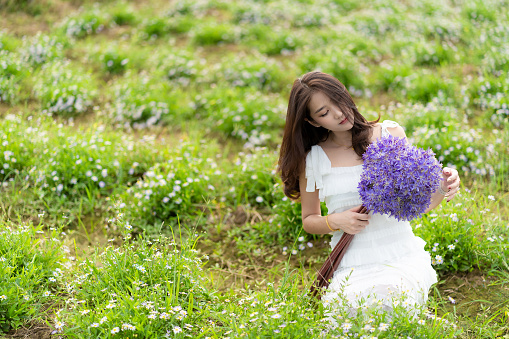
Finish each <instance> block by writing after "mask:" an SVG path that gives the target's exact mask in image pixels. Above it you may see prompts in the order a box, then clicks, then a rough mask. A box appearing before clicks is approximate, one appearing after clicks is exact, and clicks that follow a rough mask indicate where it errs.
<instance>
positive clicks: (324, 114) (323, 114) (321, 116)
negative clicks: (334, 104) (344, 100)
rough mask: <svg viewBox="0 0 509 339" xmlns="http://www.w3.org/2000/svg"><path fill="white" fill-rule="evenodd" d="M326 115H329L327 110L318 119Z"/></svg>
mask: <svg viewBox="0 0 509 339" xmlns="http://www.w3.org/2000/svg"><path fill="white" fill-rule="evenodd" d="M327 113H329V110H327V112H325V113H323V114H322V115H320V118H323V117H324V116H326V115H327Z"/></svg>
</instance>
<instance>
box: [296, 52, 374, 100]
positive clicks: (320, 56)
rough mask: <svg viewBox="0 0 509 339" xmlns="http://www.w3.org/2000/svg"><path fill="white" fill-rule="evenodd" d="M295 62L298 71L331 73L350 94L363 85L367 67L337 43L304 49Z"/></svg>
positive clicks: (362, 87)
mask: <svg viewBox="0 0 509 339" xmlns="http://www.w3.org/2000/svg"><path fill="white" fill-rule="evenodd" d="M297 64H298V66H299V68H300V73H306V72H310V71H314V70H319V71H321V72H324V73H328V74H331V75H332V76H334V77H336V78H337V79H338V80H339V81H341V82H342V83H343V84H344V85H345V86H346V88H347V89H348V90H349V91H350V93H351V94H352V95H355V94H356V92H357V90H361V91H362V89H364V87H365V74H366V73H367V68H366V67H365V66H364V65H362V64H361V63H360V62H359V61H358V58H357V57H356V56H355V55H353V54H352V53H350V52H349V51H347V50H346V49H343V48H340V47H339V46H337V45H334V44H329V45H327V46H324V47H322V48H320V49H318V50H316V49H306V50H304V51H303V52H302V55H301V56H300V57H299V59H298V61H297Z"/></svg>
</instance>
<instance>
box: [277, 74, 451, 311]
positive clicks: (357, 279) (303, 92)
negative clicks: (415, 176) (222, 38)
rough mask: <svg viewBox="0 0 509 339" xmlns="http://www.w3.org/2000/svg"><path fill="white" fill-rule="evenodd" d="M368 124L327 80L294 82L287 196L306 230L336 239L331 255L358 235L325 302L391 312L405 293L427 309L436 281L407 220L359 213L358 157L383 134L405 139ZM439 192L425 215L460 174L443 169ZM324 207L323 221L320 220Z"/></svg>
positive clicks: (286, 147) (392, 125) (283, 160)
mask: <svg viewBox="0 0 509 339" xmlns="http://www.w3.org/2000/svg"><path fill="white" fill-rule="evenodd" d="M379 120H380V118H378V119H377V120H375V121H367V120H366V119H365V118H364V117H363V116H362V115H361V114H360V113H359V111H358V110H357V107H356V106H355V104H354V102H353V100H352V98H351V96H350V94H349V93H348V91H347V90H346V88H345V86H344V85H343V84H342V83H341V82H340V81H338V80H337V79H336V78H334V77H333V76H331V75H328V74H325V73H321V72H310V73H307V74H305V75H304V76H302V77H301V78H299V79H297V80H296V81H295V82H294V84H293V87H292V90H291V93H290V100H289V103H288V111H287V116H286V125H285V130H284V135H283V141H282V145H281V150H280V157H279V172H280V175H281V178H282V181H283V183H284V192H285V194H286V195H287V196H288V197H290V198H292V199H298V198H300V200H301V204H302V222H303V226H304V230H305V231H306V232H308V233H313V234H325V233H333V236H332V239H331V248H334V246H335V245H336V244H337V242H338V241H339V239H340V238H341V235H342V234H343V232H346V233H349V234H355V235H356V236H355V237H354V238H353V240H352V243H351V244H350V247H349V248H348V250H347V252H346V253H345V256H344V257H343V260H342V261H341V263H340V265H339V267H338V269H337V270H336V271H335V272H334V276H333V278H332V281H331V284H330V285H329V287H328V289H327V291H326V293H325V295H324V296H323V297H322V301H323V302H324V303H325V304H326V305H331V306H334V300H335V299H336V298H338V297H340V296H341V297H345V298H346V299H347V300H349V302H350V304H351V305H352V307H354V308H355V305H356V303H357V302H358V301H360V300H363V299H364V300H370V302H369V303H373V302H375V303H378V304H380V303H381V304H383V305H384V308H387V309H390V305H391V297H392V296H394V295H400V294H405V295H406V296H407V297H408V299H407V300H408V301H409V304H415V303H419V304H421V303H424V302H425V301H426V300H427V295H428V290H429V288H430V286H431V285H432V284H434V283H435V282H436V281H437V279H436V272H435V270H434V269H433V267H432V266H431V258H430V255H429V254H428V252H426V251H425V250H424V245H425V242H424V241H423V240H422V239H421V238H419V237H416V236H415V235H414V234H413V232H412V228H411V226H410V223H409V222H407V221H398V220H397V219H395V218H393V217H389V216H387V215H381V214H373V213H369V214H361V213H358V212H357V211H358V210H359V208H360V206H361V204H362V202H361V200H360V196H359V194H358V191H357V185H358V183H359V180H360V175H361V173H362V154H363V153H364V152H365V150H366V148H367V147H368V146H369V144H370V143H372V142H373V141H375V140H376V139H378V138H380V137H381V136H383V135H387V134H392V135H394V136H397V137H405V138H406V136H405V132H404V130H403V128H402V127H401V126H400V125H398V124H397V123H396V122H394V121H390V120H385V121H384V122H382V123H378V121H379ZM442 174H443V180H442V182H441V184H440V188H439V190H438V191H437V192H435V193H434V194H433V195H432V197H431V204H430V206H429V208H428V209H427V210H426V212H429V211H430V210H432V209H433V208H435V207H436V206H438V205H439V204H440V202H441V201H442V200H443V199H444V197H447V201H450V200H451V199H453V198H454V195H455V194H456V193H457V192H458V190H459V183H460V179H459V176H458V172H457V171H456V170H455V169H452V168H447V167H444V168H443V173H442ZM321 201H322V202H323V201H325V203H326V205H327V209H328V215H327V216H322V215H321V211H320V202H321Z"/></svg>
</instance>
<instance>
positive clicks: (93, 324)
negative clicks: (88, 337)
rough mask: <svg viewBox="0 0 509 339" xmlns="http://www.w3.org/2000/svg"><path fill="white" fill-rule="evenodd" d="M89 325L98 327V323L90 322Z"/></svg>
mask: <svg viewBox="0 0 509 339" xmlns="http://www.w3.org/2000/svg"><path fill="white" fill-rule="evenodd" d="M90 327H99V324H98V323H92V324H91V325H90Z"/></svg>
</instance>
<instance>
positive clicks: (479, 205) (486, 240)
mask: <svg viewBox="0 0 509 339" xmlns="http://www.w3.org/2000/svg"><path fill="white" fill-rule="evenodd" d="M464 191H465V192H461V193H458V194H457V195H456V197H455V199H454V200H452V201H451V202H449V203H443V204H441V205H440V206H439V207H437V208H436V209H435V210H433V211H432V212H430V213H428V214H425V215H424V216H423V217H422V218H421V219H417V220H414V221H413V222H412V225H413V227H414V230H415V234H416V235H417V236H420V237H421V238H422V239H423V240H424V241H426V243H427V244H426V249H427V250H428V252H429V253H430V254H431V257H432V264H433V266H434V268H435V270H436V271H437V272H438V273H440V274H450V273H454V272H468V271H472V270H474V269H477V268H479V269H484V268H486V267H490V268H491V267H497V268H502V269H503V268H504V264H503V263H501V261H500V257H499V254H500V252H499V251H496V252H493V253H492V254H489V252H490V251H489V248H492V247H493V246H492V243H493V242H494V241H496V240H497V238H498V234H500V231H501V229H502V222H503V221H502V220H500V219H499V217H500V216H496V215H494V214H493V213H494V212H495V211H492V212H491V213H488V212H490V211H491V210H492V209H493V208H494V207H495V203H493V202H492V201H495V197H493V196H489V197H486V196H483V195H482V194H481V193H478V192H476V193H471V192H470V191H469V190H468V189H464ZM489 200H492V201H489ZM490 215H491V216H492V217H489V218H487V216H490ZM487 219H488V220H492V221H490V222H486V220H487ZM495 234H497V235H495ZM502 239H503V238H502ZM504 247H505V248H504ZM501 250H502V253H504V252H506V253H507V251H509V247H508V246H507V244H505V246H502V248H501ZM486 254H488V255H486Z"/></svg>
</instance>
